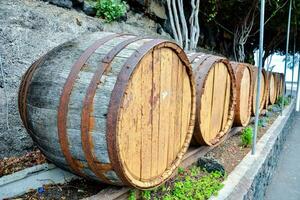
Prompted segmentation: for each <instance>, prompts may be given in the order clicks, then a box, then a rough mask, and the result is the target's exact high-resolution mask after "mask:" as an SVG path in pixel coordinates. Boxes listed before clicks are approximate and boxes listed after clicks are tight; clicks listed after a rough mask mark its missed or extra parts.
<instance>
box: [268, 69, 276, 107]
mask: <svg viewBox="0 0 300 200" xmlns="http://www.w3.org/2000/svg"><path fill="white" fill-rule="evenodd" d="M276 98H277V85H276V78H275V73H272V72H269V73H268V99H269V101H268V102H269V103H270V104H272V105H273V104H274V103H275V102H276Z"/></svg>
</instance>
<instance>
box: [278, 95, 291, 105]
mask: <svg viewBox="0 0 300 200" xmlns="http://www.w3.org/2000/svg"><path fill="white" fill-rule="evenodd" d="M282 99H283V106H287V105H289V104H290V98H288V97H285V96H279V97H278V99H277V101H276V104H278V105H281V103H282Z"/></svg>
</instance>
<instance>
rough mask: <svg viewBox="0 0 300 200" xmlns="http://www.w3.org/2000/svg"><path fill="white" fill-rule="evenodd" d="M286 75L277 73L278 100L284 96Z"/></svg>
mask: <svg viewBox="0 0 300 200" xmlns="http://www.w3.org/2000/svg"><path fill="white" fill-rule="evenodd" d="M283 79H284V74H282V73H278V72H275V84H276V99H278V98H279V97H280V96H282V91H283Z"/></svg>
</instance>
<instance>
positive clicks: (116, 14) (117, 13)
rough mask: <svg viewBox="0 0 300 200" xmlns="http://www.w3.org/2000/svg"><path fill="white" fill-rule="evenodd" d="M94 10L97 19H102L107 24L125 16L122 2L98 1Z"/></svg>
mask: <svg viewBox="0 0 300 200" xmlns="http://www.w3.org/2000/svg"><path fill="white" fill-rule="evenodd" d="M95 9H96V10H97V13H96V15H97V16H98V17H103V18H104V19H105V20H106V21H107V22H112V21H114V20H117V19H119V18H120V17H122V16H124V15H125V13H126V10H127V5H126V3H125V2H124V1H122V0H98V1H97V4H96V6H95Z"/></svg>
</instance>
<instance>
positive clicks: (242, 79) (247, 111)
mask: <svg viewBox="0 0 300 200" xmlns="http://www.w3.org/2000/svg"><path fill="white" fill-rule="evenodd" d="M230 64H231V66H232V68H233V71H234V74H235V80H236V105H235V112H234V113H235V114H234V124H235V125H238V126H247V125H248V123H249V121H250V118H251V105H252V93H253V90H252V88H253V86H252V84H253V75H252V69H251V66H250V65H249V64H246V63H238V62H230Z"/></svg>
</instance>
